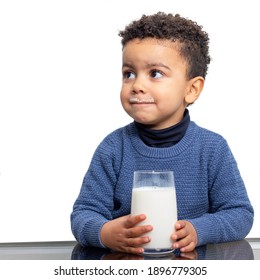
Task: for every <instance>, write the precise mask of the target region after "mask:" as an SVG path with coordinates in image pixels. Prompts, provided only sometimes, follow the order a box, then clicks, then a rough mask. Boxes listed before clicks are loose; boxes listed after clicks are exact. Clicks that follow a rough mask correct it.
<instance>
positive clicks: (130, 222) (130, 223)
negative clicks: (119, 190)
mask: <svg viewBox="0 0 260 280" xmlns="http://www.w3.org/2000/svg"><path fill="white" fill-rule="evenodd" d="M145 219H146V216H145V215H144V214H140V215H135V216H129V217H128V218H127V219H126V220H125V227H126V228H132V227H134V226H135V225H136V224H138V223H140V222H142V221H144V220H145Z"/></svg>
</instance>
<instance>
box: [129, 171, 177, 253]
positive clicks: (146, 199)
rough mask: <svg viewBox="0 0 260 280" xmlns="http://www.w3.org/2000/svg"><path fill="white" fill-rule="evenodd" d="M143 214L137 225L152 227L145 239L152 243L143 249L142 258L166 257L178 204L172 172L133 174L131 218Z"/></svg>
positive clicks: (169, 247) (138, 172)
mask: <svg viewBox="0 0 260 280" xmlns="http://www.w3.org/2000/svg"><path fill="white" fill-rule="evenodd" d="M138 214H145V215H146V217H147V218H146V219H145V220H144V221H143V222H141V223H139V224H138V225H152V226H153V230H152V231H151V232H149V233H146V234H145V235H148V236H150V238H151V241H150V242H149V243H146V244H144V245H143V248H144V254H156V255H158V254H165V253H170V252H172V251H173V248H172V240H171V238H170V236H171V234H172V233H173V232H174V225H175V223H176V221H177V203H176V192H175V185H174V176H173V171H142V170H139V171H135V172H134V179H133V189H132V202H131V215H138Z"/></svg>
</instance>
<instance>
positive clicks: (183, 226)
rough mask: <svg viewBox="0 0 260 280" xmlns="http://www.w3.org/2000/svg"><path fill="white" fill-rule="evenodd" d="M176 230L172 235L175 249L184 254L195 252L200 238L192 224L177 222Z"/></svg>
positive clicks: (182, 221)
mask: <svg viewBox="0 0 260 280" xmlns="http://www.w3.org/2000/svg"><path fill="white" fill-rule="evenodd" d="M175 230H176V231H175V232H174V233H173V234H172V235H171V239H172V240H173V242H174V243H173V248H174V249H178V248H179V249H180V251H181V252H182V253H184V252H185V253H186V252H191V251H193V250H194V249H195V247H196V245H197V243H198V237H197V233H196V230H195V228H194V226H193V225H192V223H190V222H188V221H184V220H180V221H177V223H176V224H175Z"/></svg>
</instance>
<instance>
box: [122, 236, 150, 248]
mask: <svg viewBox="0 0 260 280" xmlns="http://www.w3.org/2000/svg"><path fill="white" fill-rule="evenodd" d="M150 241H151V238H150V237H149V236H141V237H137V238H128V239H127V240H126V246H127V247H135V248H137V247H141V246H142V245H144V244H146V243H148V242H150Z"/></svg>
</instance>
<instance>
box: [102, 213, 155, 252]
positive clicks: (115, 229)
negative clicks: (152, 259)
mask: <svg viewBox="0 0 260 280" xmlns="http://www.w3.org/2000/svg"><path fill="white" fill-rule="evenodd" d="M145 219H146V216H145V215H144V214H140V215H136V216H131V215H127V216H123V217H120V218H117V219H114V220H112V221H109V222H107V223H105V224H104V225H103V227H102V229H101V232H100V238H101V242H102V243H103V244H104V245H105V246H107V247H108V248H110V249H112V250H114V251H118V252H125V253H130V254H142V253H143V252H144V249H143V248H142V245H143V244H145V243H148V242H150V238H149V237H148V236H145V233H147V232H149V231H151V230H152V229H153V228H152V226H150V225H137V224H138V223H140V222H142V221H144V220H145Z"/></svg>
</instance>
